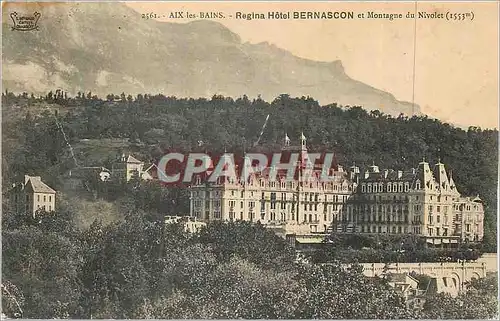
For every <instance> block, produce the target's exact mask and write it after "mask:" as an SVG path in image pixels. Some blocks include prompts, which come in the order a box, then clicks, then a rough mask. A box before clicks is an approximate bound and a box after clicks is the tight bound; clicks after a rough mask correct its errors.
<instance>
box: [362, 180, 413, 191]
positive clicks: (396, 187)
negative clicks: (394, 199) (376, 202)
mask: <svg viewBox="0 0 500 321" xmlns="http://www.w3.org/2000/svg"><path fill="white" fill-rule="evenodd" d="M384 187H385V188H384ZM409 190H410V183H408V182H405V183H392V182H388V183H386V184H384V183H363V184H361V193H383V192H387V193H403V192H408V191H409Z"/></svg>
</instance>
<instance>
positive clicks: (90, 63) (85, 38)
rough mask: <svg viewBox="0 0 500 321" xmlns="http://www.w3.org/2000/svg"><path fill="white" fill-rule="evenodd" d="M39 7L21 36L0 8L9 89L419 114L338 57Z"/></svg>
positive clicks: (102, 13)
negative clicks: (294, 102)
mask: <svg viewBox="0 0 500 321" xmlns="http://www.w3.org/2000/svg"><path fill="white" fill-rule="evenodd" d="M37 10H38V11H40V12H41V18H40V20H39V30H38V31H28V32H20V31H15V30H11V28H10V27H11V25H12V21H11V19H10V17H9V16H8V14H9V12H10V11H9V8H8V7H6V8H4V16H3V26H2V27H3V38H2V41H3V47H2V53H3V56H2V63H3V75H2V76H3V77H2V78H3V79H2V81H3V86H4V88H6V89H8V90H10V91H15V92H18V91H27V92H35V93H46V92H48V91H49V90H54V89H58V88H61V89H63V90H65V91H68V92H70V93H73V94H75V93H76V92H77V91H85V92H88V91H92V93H96V94H99V95H102V96H105V95H107V94H109V93H114V94H120V93H121V92H125V93H127V94H129V93H130V94H137V93H163V94H164V95H167V96H170V95H175V96H180V97H210V96H212V95H213V94H222V95H225V96H233V97H240V96H242V95H244V94H246V95H247V96H249V97H257V96H258V95H261V96H262V98H264V99H267V100H272V99H273V98H275V97H277V96H278V95H280V94H282V93H287V94H290V95H291V96H312V97H314V98H315V99H317V100H318V101H320V102H321V103H322V104H329V103H333V102H336V103H338V104H342V105H351V106H352V105H361V106H363V107H364V108H365V109H368V110H372V109H379V110H380V111H382V112H384V113H387V114H392V115H399V114H400V113H404V114H407V115H411V114H414V113H416V114H419V113H420V108H419V106H417V105H415V106H412V104H411V103H408V102H402V101H398V100H397V99H395V97H394V96H393V95H391V94H390V93H387V92H384V91H381V90H378V89H375V88H373V87H371V86H368V85H366V84H364V83H362V82H359V81H356V80H354V79H351V78H350V77H349V76H348V75H347V74H346V73H345V71H344V68H343V66H342V63H341V61H332V62H318V61H312V60H307V59H303V58H299V57H296V56H294V55H293V54H291V53H290V52H288V51H286V50H283V49H280V48H277V47H276V46H274V45H272V44H268V43H259V44H250V43H242V41H241V39H240V37H239V36H238V35H237V34H235V33H233V32H231V31H230V30H229V29H227V28H226V27H224V26H223V25H222V24H220V23H217V22H213V21H208V20H199V21H193V22H190V23H185V24H178V23H168V22H160V21H156V20H145V19H142V18H141V15H140V14H139V13H137V12H136V11H134V10H133V9H131V8H129V7H127V6H125V5H124V4H119V3H100V4H98V3H74V4H67V3H65V4H51V5H43V6H40V7H39V8H37ZM30 13H31V12H30Z"/></svg>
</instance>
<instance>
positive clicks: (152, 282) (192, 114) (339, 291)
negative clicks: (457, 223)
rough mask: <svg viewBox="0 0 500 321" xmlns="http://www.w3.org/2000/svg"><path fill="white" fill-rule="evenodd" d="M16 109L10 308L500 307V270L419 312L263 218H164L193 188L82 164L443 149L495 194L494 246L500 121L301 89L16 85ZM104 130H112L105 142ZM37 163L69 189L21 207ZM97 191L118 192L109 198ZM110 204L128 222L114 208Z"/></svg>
mask: <svg viewBox="0 0 500 321" xmlns="http://www.w3.org/2000/svg"><path fill="white" fill-rule="evenodd" d="M2 106H3V107H2V116H3V117H2V149H3V153H2V176H3V177H2V179H3V181H2V186H3V195H2V196H3V197H2V210H3V214H2V297H3V300H2V309H3V313H5V314H6V315H7V316H9V317H19V316H22V317H23V318H138V319H140V318H179V319H180V318H191V319H192V318H252V319H258V318H266V319H299V318H322V319H334V318H351V319H352V318H354V319H356V318H359V319H386V318H388V319H402V318H492V317H494V316H496V313H497V280H496V278H486V279H482V280H480V281H477V282H472V283H471V284H470V285H469V289H470V290H469V291H467V292H466V293H464V294H461V295H459V296H458V297H456V298H452V297H450V296H449V295H444V294H439V295H437V294H429V297H427V298H426V303H425V304H424V307H423V309H417V310H415V309H410V308H408V306H407V305H406V304H405V302H404V299H403V298H402V297H401V296H400V295H399V294H397V293H396V292H395V291H394V290H393V289H392V288H391V287H390V286H389V285H388V284H387V280H386V279H385V278H384V277H381V278H376V279H368V278H366V277H364V276H363V275H362V273H361V271H360V269H359V267H353V268H352V269H345V268H343V267H342V265H341V262H337V263H338V264H329V265H322V264H310V263H299V262H296V260H295V259H296V256H295V253H294V251H293V249H292V248H290V247H289V245H288V244H287V243H286V242H285V240H283V239H281V238H280V237H278V236H276V235H274V234H273V233H272V232H270V231H268V230H266V229H265V228H263V227H262V226H260V225H251V224H249V223H246V222H235V223H227V224H223V223H217V222H213V223H210V224H209V225H208V226H207V227H206V228H204V229H202V230H201V231H200V232H199V233H196V234H186V233H185V232H184V231H183V230H182V228H181V227H180V226H177V225H174V224H173V225H165V224H163V223H162V222H163V217H164V215H178V214H181V213H186V211H187V210H188V209H189V204H187V201H188V197H187V195H186V193H185V190H182V189H173V188H172V189H169V188H163V187H161V188H160V187H158V186H157V185H154V183H141V184H137V182H133V181H132V182H130V183H128V184H125V183H119V182H110V184H109V185H107V186H103V185H102V184H99V182H96V181H95V179H94V180H93V179H92V178H91V177H87V178H83V179H82V181H83V182H84V183H85V184H83V183H82V184H80V185H78V184H77V186H76V187H75V186H69V185H68V176H67V173H68V171H70V170H72V169H74V168H75V167H77V166H104V167H111V165H112V162H113V161H114V160H116V157H117V156H118V155H121V153H124V152H125V153H133V154H134V155H136V156H137V157H138V158H139V159H142V160H145V161H154V160H156V159H158V158H159V157H160V156H162V155H163V153H164V152H165V151H166V150H169V149H183V150H189V151H193V150H211V151H214V152H218V151H219V152H220V151H223V150H224V149H227V150H234V151H241V150H243V149H245V150H248V151H250V150H255V151H269V150H275V149H276V148H279V146H280V145H281V143H282V140H283V138H284V134H285V132H286V133H288V135H289V136H290V138H291V139H292V141H293V140H296V139H298V136H299V135H300V132H304V134H305V135H306V136H307V138H308V147H309V149H310V150H312V151H314V150H324V149H327V150H329V151H333V152H335V154H336V157H337V161H338V163H339V164H343V165H344V166H350V165H351V164H352V163H356V164H357V165H359V166H364V165H370V164H371V163H372V162H376V163H377V164H378V165H379V166H380V167H381V168H393V169H407V168H411V167H415V166H416V164H418V162H419V161H420V160H421V159H422V157H424V156H425V157H426V158H427V159H428V160H429V161H431V162H432V161H435V160H437V158H438V157H440V158H441V159H442V161H443V162H444V163H445V164H447V165H448V168H449V169H452V170H453V176H454V178H455V182H456V184H457V187H458V189H459V190H460V191H461V193H462V194H466V195H476V194H479V195H480V196H481V198H482V199H483V200H484V202H485V207H486V222H485V224H486V226H485V234H486V235H485V241H484V244H483V245H484V247H483V250H485V249H489V250H491V251H496V199H497V195H496V191H497V190H496V186H497V164H498V149H497V148H498V131H497V130H490V129H485V130H483V129H481V128H475V127H471V128H469V129H468V130H463V129H460V128H456V127H454V126H452V125H449V124H445V123H441V122H440V121H438V120H434V119H429V118H428V117H426V116H414V117H406V116H404V115H401V116H399V117H392V116H389V115H384V114H382V113H380V112H377V111H372V112H367V111H365V110H364V109H362V108H361V107H359V106H353V107H350V106H337V105H335V104H332V105H328V106H320V105H319V104H318V103H317V102H316V101H315V100H314V99H313V98H310V97H300V98H292V97H289V96H288V95H281V96H279V97H277V98H276V99H275V100H274V101H272V102H266V101H263V100H262V99H259V98H257V99H253V100H250V99H248V97H246V96H243V97H241V98H237V99H233V98H228V97H222V96H214V97H212V98H211V99H203V98H199V99H192V98H189V99H184V98H175V97H166V96H163V95H146V94H144V95H137V96H136V97H132V96H131V95H127V94H125V93H123V94H121V95H112V94H110V95H108V97H106V99H101V98H99V97H97V96H95V95H93V94H92V93H90V92H89V93H85V94H84V93H79V94H78V95H76V96H75V97H69V96H68V95H67V94H66V93H63V92H61V91H54V92H50V93H48V94H47V95H45V96H43V97H35V96H34V95H31V94H28V93H23V94H19V95H16V94H14V93H11V92H5V93H3V94H2ZM267 115H270V117H269V122H268V124H267V126H266V129H265V131H264V133H263V135H262V138H261V139H260V141H259V144H255V142H257V140H258V136H259V134H260V131H261V129H262V126H263V123H264V120H265V119H266V116H267ZM61 128H62V130H61ZM96 141H99V142H104V143H102V144H100V145H95V146H94V145H92V144H94V143H96ZM116 141H120V142H121V143H120V144H118V145H117V146H115V145H113V144H114V143H113V142H116ZM106 142H110V143H109V146H108V145H106V144H107V143H106ZM112 143H113V144H112ZM103 144H104V145H103ZM72 154H73V155H74V157H73V155H72ZM24 174H28V175H38V176H41V177H42V179H43V180H44V182H46V183H47V184H48V185H49V186H51V187H53V188H54V189H56V190H57V191H58V198H57V211H56V212H53V213H51V214H49V213H40V215H39V216H37V217H35V218H34V219H32V218H27V217H26V216H24V215H22V213H16V212H14V211H12V209H11V207H9V189H10V187H11V186H12V183H14V182H17V181H19V180H20V179H21V178H22V176H23V175H24ZM84 185H85V186H84ZM93 204H104V205H103V207H99V209H98V210H96V208H95V207H92V206H93ZM106 206H109V207H110V208H112V212H113V219H109V220H104V219H103V217H102V216H100V215H101V214H102V212H104V211H105V210H103V208H105V209H106V210H107V209H108V207H106ZM110 211H111V210H110ZM82 219H85V224H83V223H82V222H83V221H82ZM368 241H369V240H368ZM346 242H348V241H346ZM408 246H411V244H409V245H408ZM331 259H332V260H333V261H334V262H335V260H337V259H338V257H335V256H334V257H332V258H331Z"/></svg>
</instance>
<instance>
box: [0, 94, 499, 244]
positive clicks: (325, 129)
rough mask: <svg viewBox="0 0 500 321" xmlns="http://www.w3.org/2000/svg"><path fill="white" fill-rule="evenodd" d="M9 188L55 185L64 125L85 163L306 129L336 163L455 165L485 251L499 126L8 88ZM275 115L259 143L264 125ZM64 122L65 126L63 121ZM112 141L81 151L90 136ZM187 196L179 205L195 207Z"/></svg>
mask: <svg viewBox="0 0 500 321" xmlns="http://www.w3.org/2000/svg"><path fill="white" fill-rule="evenodd" d="M2 105H3V109H2V115H3V118H2V122H3V123H2V125H3V126H2V128H3V129H2V134H3V136H2V137H3V141H2V142H3V149H4V153H3V154H2V166H3V167H2V170H3V186H4V187H6V186H10V185H11V184H12V183H13V182H15V181H16V180H19V176H22V175H24V174H37V175H42V176H43V177H44V179H45V180H46V181H47V182H48V183H50V184H49V185H50V186H53V187H54V188H55V189H56V190H61V189H62V188H63V187H62V186H63V185H64V178H63V174H64V173H67V172H68V171H69V170H71V169H72V168H73V167H75V160H74V159H72V156H71V153H70V152H71V151H70V148H69V147H68V143H67V142H66V140H65V138H64V135H63V133H62V132H61V129H60V128H63V130H64V132H65V135H66V136H67V139H68V141H69V143H70V144H71V145H72V150H74V153H75V157H76V159H77V161H78V163H79V165H81V166H107V167H108V168H110V167H111V166H112V162H113V160H116V157H117V156H118V155H120V154H121V153H122V152H126V153H134V155H136V156H137V158H139V159H142V160H143V161H145V162H147V161H158V159H159V158H160V157H161V156H163V155H164V153H165V152H166V151H168V150H181V151H182V150H184V151H190V152H193V151H210V152H213V153H220V152H223V151H224V150H228V151H232V152H235V153H236V152H241V151H243V150H245V151H247V152H250V151H261V152H267V151H276V150H279V149H280V147H281V146H282V143H283V139H284V136H285V133H288V136H290V138H291V140H292V144H293V143H294V142H295V143H297V141H298V139H299V135H300V133H301V132H304V134H305V135H306V137H307V143H308V149H309V150H310V151H313V152H314V151H325V150H326V151H328V152H334V153H335V155H336V161H337V163H338V164H342V165H343V166H344V167H348V166H351V165H352V164H356V165H357V166H360V167H362V168H363V167H366V166H369V165H371V164H372V163H375V164H377V165H378V166H379V167H380V168H381V169H384V168H387V169H394V170H406V169H409V168H412V167H416V166H417V165H418V163H419V162H420V161H421V160H422V158H425V159H426V160H427V161H428V162H430V163H431V164H432V163H434V162H437V160H438V159H440V160H441V162H443V163H444V164H446V166H447V170H449V171H452V172H453V177H454V180H455V183H456V185H457V188H458V190H459V191H460V193H461V194H462V195H465V196H473V197H475V196H476V195H479V196H480V197H481V199H482V200H483V201H484V204H485V212H486V213H485V226H484V228H485V239H484V247H483V250H484V251H486V252H488V251H490V252H496V232H497V231H496V221H497V219H496V213H497V208H496V207H497V183H498V182H497V177H498V130H496V129H481V128H478V127H470V128H468V129H467V130H463V129H461V128H457V127H454V126H452V125H450V124H447V123H442V122H440V121H439V120H436V119H430V118H428V117H427V116H413V117H407V116H404V115H400V116H399V117H392V116H390V115H385V114H383V113H380V112H379V111H376V110H375V111H370V112H368V111H366V110H364V109H363V108H361V107H360V106H337V105H336V104H331V105H327V106H320V105H319V104H318V102H317V101H315V100H314V99H313V98H311V97H298V98H292V97H290V96H288V95H286V94H283V95H280V96H279V97H277V98H276V99H275V100H274V101H272V102H266V101H264V100H262V99H260V98H256V99H252V100H250V99H249V98H248V97H246V96H242V97H240V98H237V99H233V98H230V97H223V96H217V95H214V96H213V97H212V98H211V99H205V98H198V99H194V98H176V97H166V96H164V95H148V94H139V95H137V96H135V97H132V96H131V95H128V94H125V93H122V94H121V95H113V94H109V95H107V97H106V99H100V98H98V97H97V96H96V95H93V94H92V93H91V92H88V93H86V94H85V93H83V92H79V93H78V95H76V96H75V97H69V96H68V95H67V93H65V92H62V91H60V90H56V91H54V92H49V93H48V94H47V95H45V96H40V97H35V96H34V95H33V94H31V95H30V94H28V93H22V94H18V95H15V94H14V93H12V92H8V91H6V92H5V93H3V94H2ZM267 115H269V121H268V122H267V126H266V128H265V130H264V132H263V135H262V137H261V139H260V140H259V139H258V138H259V134H260V132H261V129H262V126H263V124H264V121H265V119H266V116H267ZM59 126H60V127H59ZM98 140H99V141H103V142H105V141H117V140H121V141H123V142H125V143H124V144H122V145H121V146H120V147H117V148H114V147H113V146H112V143H109V146H106V143H104V144H101V145H99V146H96V147H95V148H93V147H92V146H91V147H89V148H86V149H84V148H80V147H81V146H82V145H84V143H85V141H90V142H94V141H98ZM257 141H259V144H256V142H257ZM185 202H186V199H185V197H184V198H183V199H181V200H178V201H177V202H176V203H177V204H178V205H179V206H181V203H184V208H186V206H187V208H188V204H186V203H185Z"/></svg>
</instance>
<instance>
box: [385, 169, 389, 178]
mask: <svg viewBox="0 0 500 321" xmlns="http://www.w3.org/2000/svg"><path fill="white" fill-rule="evenodd" d="M388 174H389V170H387V169H384V178H387V175H388Z"/></svg>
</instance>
